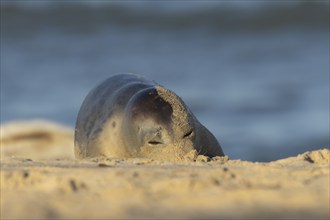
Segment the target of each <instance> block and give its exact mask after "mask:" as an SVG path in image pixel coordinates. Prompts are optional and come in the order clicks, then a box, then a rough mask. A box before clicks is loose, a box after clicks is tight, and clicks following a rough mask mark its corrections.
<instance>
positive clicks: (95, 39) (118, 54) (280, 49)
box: [1, 1, 329, 161]
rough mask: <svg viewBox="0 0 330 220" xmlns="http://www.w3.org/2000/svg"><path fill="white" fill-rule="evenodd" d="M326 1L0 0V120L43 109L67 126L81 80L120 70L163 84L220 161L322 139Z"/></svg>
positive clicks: (275, 154)
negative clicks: (211, 140)
mask: <svg viewBox="0 0 330 220" xmlns="http://www.w3.org/2000/svg"><path fill="white" fill-rule="evenodd" d="M249 2H250V3H249ZM328 9H329V4H327V3H319V4H316V3H314V4H313V3H299V2H295V3H294V2H291V3H283V2H282V3H277V4H276V3H274V2H273V3H272V4H270V3H269V4H266V3H265V2H259V3H258V2H253V1H247V3H244V4H243V2H242V1H233V2H232V3H231V4H230V3H229V2H228V1H219V2H213V1H211V2H210V1H205V2H203V1H200V2H199V1H192V2H189V1H188V2H184V1H169V2H165V1H155V2H152V3H151V2H150V1H146V2H144V1H138V2H118V1H114V2H110V1H109V2H105V1H100V2H96V3H91V2H79V1H76V2H75V1H73V2H71V3H70V4H69V3H65V2H63V1H61V2H59V3H56V2H52V1H26V2H24V1H21V2H14V3H10V2H9V3H8V2H7V4H5V3H3V2H1V12H2V14H1V20H2V21H1V123H5V122H8V121H12V120H21V119H33V118H44V119H49V120H55V121H57V122H60V123H64V124H67V125H69V126H71V127H74V124H75V120H76V116H77V113H78V111H79V107H80V105H81V103H82V101H83V99H84V97H85V96H86V94H87V93H88V91H89V90H90V89H91V88H92V87H94V86H95V85H97V84H98V83H99V82H101V81H102V80H104V79H106V78H107V77H109V76H111V75H113V74H116V73H126V72H131V73H137V74H141V75H144V76H146V77H148V78H150V79H153V80H155V81H156V82H157V83H159V84H161V85H163V86H165V87H167V88H169V89H171V90H173V91H175V92H176V93H177V94H178V95H179V96H180V97H181V98H182V99H183V100H184V101H185V102H186V103H187V105H188V106H189V107H190V108H191V110H192V111H193V113H194V114H195V115H196V117H197V118H198V119H199V120H200V122H201V123H202V124H204V125H205V126H206V127H207V128H208V129H209V130H210V131H211V132H212V133H213V134H214V135H215V136H216V138H217V139H218V140H219V142H220V144H221V145H222V148H223V150H224V152H225V153H226V154H227V155H229V157H230V158H231V159H242V160H253V161H269V160H275V159H280V158H283V157H287V156H291V155H295V154H298V153H303V152H304V151H308V150H313V149H320V148H326V147H327V148H328V147H329V21H328V19H329V10H328Z"/></svg>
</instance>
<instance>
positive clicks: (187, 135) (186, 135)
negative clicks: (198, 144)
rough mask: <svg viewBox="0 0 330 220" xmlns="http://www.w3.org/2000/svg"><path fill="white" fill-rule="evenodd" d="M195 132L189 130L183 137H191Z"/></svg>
mask: <svg viewBox="0 0 330 220" xmlns="http://www.w3.org/2000/svg"><path fill="white" fill-rule="evenodd" d="M192 134H193V130H190V131H188V132H187V133H185V134H184V135H183V136H182V138H186V137H190V136H191V135H192Z"/></svg>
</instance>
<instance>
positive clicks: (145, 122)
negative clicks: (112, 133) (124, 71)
mask: <svg viewBox="0 0 330 220" xmlns="http://www.w3.org/2000/svg"><path fill="white" fill-rule="evenodd" d="M196 122H198V121H197V119H196V118H195V117H194V115H193V114H192V113H191V112H190V110H189V109H188V108H187V106H186V105H185V104H184V102H183V101H182V100H181V99H180V98H179V97H178V96H177V95H176V94H175V93H173V92H172V91H170V90H168V89H166V88H164V87H162V86H156V87H153V88H147V89H144V90H141V91H139V92H138V93H137V94H135V95H134V96H133V97H132V98H131V100H130V101H129V104H128V105H127V107H126V109H125V117H124V121H123V133H124V134H125V137H126V139H125V140H126V144H125V145H126V146H128V147H129V146H131V148H130V149H129V151H130V152H132V153H133V155H136V156H142V157H151V158H161V159H169V158H173V157H174V158H173V159H178V158H177V157H182V156H184V155H185V154H187V153H188V152H190V151H191V150H194V149H196V150H197V151H198V150H201V146H200V145H199V144H200V143H199V141H198V139H199V137H198V135H196V133H197V134H199V133H200V132H199V131H198V129H200V127H199V126H198V123H196Z"/></svg>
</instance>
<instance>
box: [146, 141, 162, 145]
mask: <svg viewBox="0 0 330 220" xmlns="http://www.w3.org/2000/svg"><path fill="white" fill-rule="evenodd" d="M148 144H151V145H158V144H162V142H160V141H148Z"/></svg>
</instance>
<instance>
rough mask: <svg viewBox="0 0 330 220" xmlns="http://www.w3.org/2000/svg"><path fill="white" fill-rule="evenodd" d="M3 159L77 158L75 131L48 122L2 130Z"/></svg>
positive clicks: (9, 125)
mask: <svg viewBox="0 0 330 220" xmlns="http://www.w3.org/2000/svg"><path fill="white" fill-rule="evenodd" d="M0 134H1V136H0V142H1V157H2V158H3V157H25V158H31V159H56V158H73V157H74V156H73V129H72V128H68V127H65V126H63V125H60V124H56V123H54V122H50V121H45V120H31V121H16V122H11V123H7V124H2V125H1V126H0Z"/></svg>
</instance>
